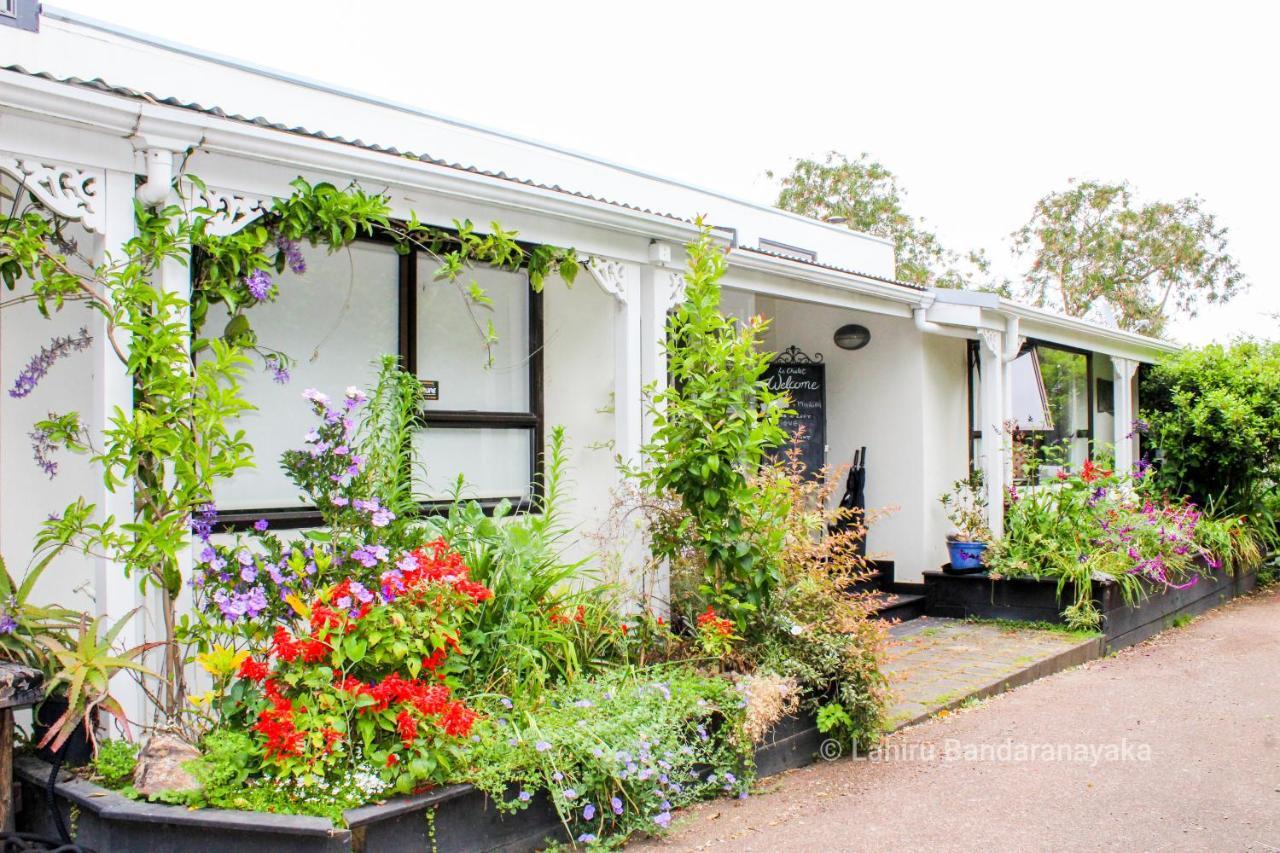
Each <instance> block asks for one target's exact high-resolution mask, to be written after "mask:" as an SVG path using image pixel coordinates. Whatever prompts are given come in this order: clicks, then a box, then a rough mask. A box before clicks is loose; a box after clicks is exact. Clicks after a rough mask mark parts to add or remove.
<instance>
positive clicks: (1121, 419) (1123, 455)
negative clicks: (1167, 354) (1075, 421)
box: [1111, 358, 1138, 474]
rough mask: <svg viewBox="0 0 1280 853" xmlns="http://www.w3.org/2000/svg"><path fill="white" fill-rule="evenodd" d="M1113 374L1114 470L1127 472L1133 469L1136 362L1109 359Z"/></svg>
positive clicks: (1124, 359) (1127, 359)
mask: <svg viewBox="0 0 1280 853" xmlns="http://www.w3.org/2000/svg"><path fill="white" fill-rule="evenodd" d="M1111 366H1112V370H1113V371H1114V374H1115V385H1114V387H1115V391H1114V393H1115V400H1114V405H1115V445H1116V471H1117V473H1121V474H1124V473H1127V472H1129V471H1131V470H1132V469H1133V463H1134V438H1133V420H1134V417H1135V416H1134V407H1133V377H1134V375H1135V374H1136V373H1137V371H1138V362H1136V361H1134V360H1133V359H1129V358H1113V359H1111Z"/></svg>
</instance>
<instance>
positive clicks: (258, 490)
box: [215, 242, 399, 510]
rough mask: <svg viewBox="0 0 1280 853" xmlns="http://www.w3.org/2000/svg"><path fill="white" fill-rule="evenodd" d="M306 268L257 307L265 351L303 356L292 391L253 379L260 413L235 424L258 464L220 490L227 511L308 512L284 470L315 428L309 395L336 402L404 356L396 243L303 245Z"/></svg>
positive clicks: (251, 393) (248, 383) (248, 387)
mask: <svg viewBox="0 0 1280 853" xmlns="http://www.w3.org/2000/svg"><path fill="white" fill-rule="evenodd" d="M304 252H305V254H306V258H307V272H306V273H305V274H304V275H301V276H294V275H291V274H289V273H285V274H284V275H282V276H280V277H279V278H278V281H279V284H280V295H279V297H278V298H277V300H276V301H275V302H272V303H268V304H265V305H260V306H257V307H255V308H254V309H253V311H252V315H251V317H252V323H253V327H254V330H255V331H256V332H257V333H258V340H259V341H261V342H262V344H263V345H264V346H268V347H271V348H273V349H278V350H281V351H283V352H285V353H287V354H288V355H289V356H290V357H291V358H293V359H295V360H296V364H295V366H294V367H293V368H292V374H293V378H292V380H291V381H290V382H289V383H288V384H287V385H280V384H277V383H275V382H273V381H272V377H271V374H270V372H268V371H265V370H262V369H261V363H260V362H259V363H258V364H257V365H255V367H254V369H253V370H251V371H250V373H249V374H248V375H247V376H246V377H245V383H244V385H245V396H246V398H247V399H248V400H249V402H251V403H253V404H254V405H255V406H257V407H258V410H257V411H256V412H250V413H248V414H246V415H245V416H244V417H242V418H241V419H240V420H239V421H238V422H237V423H236V424H235V425H234V426H235V427H238V428H240V429H243V430H244V431H245V434H246V436H247V438H248V441H249V443H250V444H251V445H253V449H254V456H255V459H256V461H257V468H253V469H248V470H245V471H241V472H240V473H239V474H237V475H236V477H235V479H234V480H232V481H230V482H224V483H222V484H220V486H219V488H218V489H217V491H216V494H215V497H216V499H217V503H218V506H219V507H220V508H221V509H224V510H234V509H247V508H251V507H252V508H259V507H286V508H294V507H298V506H300V503H299V501H298V496H297V495H298V492H297V489H296V488H295V487H294V485H293V484H292V483H290V482H289V480H288V478H287V477H285V475H284V473H283V472H281V471H280V466H279V461H280V454H282V453H283V452H284V451H285V450H288V449H290V448H293V447H297V446H299V445H300V444H301V442H302V437H303V435H304V434H305V433H306V431H307V430H308V429H309V428H310V426H311V420H310V419H311V413H310V408H309V406H308V405H307V403H306V402H305V401H304V400H303V399H302V397H301V394H302V392H303V390H305V389H307V388H317V389H319V390H321V391H323V392H325V393H326V394H329V395H330V396H331V397H335V398H336V397H339V396H341V394H342V392H343V390H344V389H345V388H346V387H347V386H348V385H358V386H361V387H368V385H369V384H370V383H371V382H372V380H373V378H374V376H375V374H376V369H377V368H376V366H375V361H376V360H377V359H378V358H379V357H380V356H382V355H385V354H387V353H395V352H397V351H398V349H399V346H398V325H397V318H398V316H399V307H398V295H399V256H397V255H396V253H395V251H394V250H393V249H391V248H390V247H389V246H382V245H379V244H375V243H366V242H359V243H354V244H352V245H351V246H349V247H348V248H346V249H344V250H342V251H340V252H338V253H336V254H333V255H330V254H327V253H326V252H325V251H323V250H321V249H310V248H306V249H304Z"/></svg>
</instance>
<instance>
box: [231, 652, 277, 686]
mask: <svg viewBox="0 0 1280 853" xmlns="http://www.w3.org/2000/svg"><path fill="white" fill-rule="evenodd" d="M270 672H271V669H270V668H269V667H268V666H267V665H266V663H264V662H262V661H258V660H254V659H253V658H245V659H244V661H242V662H241V664H240V669H239V670H238V671H237V672H236V676H237V677H239V678H244V679H248V680H249V681H262V680H264V679H265V678H266V677H267V675H268V674H270Z"/></svg>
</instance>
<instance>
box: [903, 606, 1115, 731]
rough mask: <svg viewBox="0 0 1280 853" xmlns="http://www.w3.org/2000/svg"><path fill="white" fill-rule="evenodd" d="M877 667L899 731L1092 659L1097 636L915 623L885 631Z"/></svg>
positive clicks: (1098, 645)
mask: <svg viewBox="0 0 1280 853" xmlns="http://www.w3.org/2000/svg"><path fill="white" fill-rule="evenodd" d="M889 634H890V637H891V640H890V645H889V649H888V653H887V658H888V660H887V663H886V665H885V667H884V671H885V673H886V674H887V675H888V676H889V683H890V685H891V686H892V688H893V692H894V704H893V705H891V706H890V708H889V714H888V716H889V723H890V725H891V726H892V727H893V728H895V729H898V728H902V727H903V726H908V725H911V724H913V723H917V722H919V721H921V720H923V719H925V718H926V717H929V716H932V715H933V714H936V713H937V712H939V711H942V710H948V709H952V708H957V707H959V706H960V705H962V704H964V703H965V702H966V701H969V700H971V699H975V698H976V699H981V698H985V697H987V696H991V695H994V694H996V693H1000V692H1002V691H1004V690H1008V689H1010V688H1013V687H1017V686H1019V685H1021V684H1026V683H1028V682H1030V681H1034V680H1035V679H1037V678H1043V677H1044V676H1046V675H1049V674H1050V673H1053V672H1058V671H1059V670H1063V669H1066V668H1067V667H1071V666H1076V665H1077V664H1081V663H1084V662H1085V661H1087V660H1092V659H1093V658H1096V657H1098V655H1099V653H1100V651H1101V643H1100V641H1099V639H1098V638H1097V637H1089V636H1087V635H1082V634H1068V633H1066V632H1063V631H1046V630H1036V629H1033V628H1016V629H1015V628H1012V627H1009V626H1007V625H1001V624H993V623H988V622H970V621H966V620H963V619H938V618H929V617H921V618H919V619H912V620H911V621H910V622H902V623H899V624H897V625H894V626H893V627H892V628H890V629H889Z"/></svg>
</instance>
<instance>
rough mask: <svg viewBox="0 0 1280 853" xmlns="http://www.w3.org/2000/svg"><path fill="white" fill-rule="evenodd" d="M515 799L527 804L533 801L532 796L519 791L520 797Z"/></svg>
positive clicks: (526, 792)
mask: <svg viewBox="0 0 1280 853" xmlns="http://www.w3.org/2000/svg"><path fill="white" fill-rule="evenodd" d="M516 799H518V800H520V802H522V803H527V802H529V801H530V800H531V799H533V794H530V793H529V792H528V791H521V792H520V795H519V796H518V797H517V798H516Z"/></svg>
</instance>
